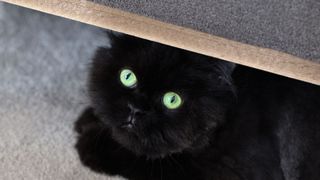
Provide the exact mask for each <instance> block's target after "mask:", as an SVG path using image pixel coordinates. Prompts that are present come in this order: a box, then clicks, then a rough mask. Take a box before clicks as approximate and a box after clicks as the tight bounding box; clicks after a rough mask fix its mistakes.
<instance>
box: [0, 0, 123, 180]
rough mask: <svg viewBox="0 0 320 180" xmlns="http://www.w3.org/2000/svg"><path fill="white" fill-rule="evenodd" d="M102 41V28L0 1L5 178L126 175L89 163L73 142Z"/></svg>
mask: <svg viewBox="0 0 320 180" xmlns="http://www.w3.org/2000/svg"><path fill="white" fill-rule="evenodd" d="M101 45H108V39H107V38H106V37H105V34H104V33H103V31H102V30H101V29H98V28H95V27H92V26H88V25H84V24H80V23H78V22H73V21H70V20H65V19H62V18H58V17H55V16H50V15H46V14H43V13H39V12H35V11H31V10H27V9H24V8H18V7H16V6H12V5H8V4H4V3H0V128H1V130H0V172H1V173H0V179H3V180H18V179H26V180H29V179H30V180H31V179H32V180H75V179H77V180H82V179H83V180H87V179H90V180H99V179H114V180H116V179H117V180H118V179H120V178H117V177H115V178H108V177H106V176H102V175H99V174H96V173H93V172H91V171H89V170H88V169H87V168H85V167H83V166H82V165H81V164H80V161H79V159H78V155H77V153H76V151H75V149H74V147H73V146H74V144H75V140H76V135H75V133H74V131H73V123H74V121H75V120H76V119H77V117H78V116H79V115H80V113H81V111H82V110H83V109H84V107H85V106H86V104H87V100H86V93H85V84H86V75H87V66H88V63H89V60H90V57H91V56H92V55H93V53H94V51H95V49H96V48H97V47H98V46H101Z"/></svg>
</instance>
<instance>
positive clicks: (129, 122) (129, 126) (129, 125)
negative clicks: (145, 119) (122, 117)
mask: <svg viewBox="0 0 320 180" xmlns="http://www.w3.org/2000/svg"><path fill="white" fill-rule="evenodd" d="M135 122H136V118H135V115H134V114H132V113H131V114H130V115H129V116H128V118H127V119H126V121H124V122H122V123H121V124H120V128H121V129H124V130H127V131H129V132H131V131H133V129H134V126H135Z"/></svg>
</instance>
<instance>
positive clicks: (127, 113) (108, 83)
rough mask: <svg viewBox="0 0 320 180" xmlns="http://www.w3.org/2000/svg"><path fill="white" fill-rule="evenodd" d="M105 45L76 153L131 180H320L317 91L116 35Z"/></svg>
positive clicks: (85, 161) (95, 61)
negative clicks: (109, 44) (107, 46)
mask: <svg viewBox="0 0 320 180" xmlns="http://www.w3.org/2000/svg"><path fill="white" fill-rule="evenodd" d="M111 37H112V38H111V42H112V46H111V48H100V49H99V50H98V51H97V53H96V55H95V57H94V59H93V64H92V67H91V73H90V77H89V95H90V99H91V107H89V108H88V109H87V110H86V111H85V112H84V113H83V114H82V115H81V117H80V118H79V120H78V121H77V122H76V131H77V132H78V134H79V139H78V142H77V144H76V149H77V151H78V153H79V156H80V159H81V161H82V163H83V164H84V165H86V166H88V167H90V168H91V169H92V170H95V171H97V172H102V173H106V174H110V175H121V176H124V177H126V178H128V179H130V180H178V179H183V180H281V179H286V180H315V179H319V178H320V109H319V108H320V87H319V86H315V85H311V84H307V83H303V82H299V81H296V80H291V79H289V78H285V77H280V76H277V75H273V74H270V73H266V72H262V71H258V70H254V69H250V68H246V67H243V66H235V65H234V64H232V63H229V62H225V61H222V60H218V59H215V58H211V57H206V56H203V55H198V54H195V53H191V52H187V51H184V50H181V49H177V48H173V47H169V46H165V45H161V44H159V43H155V42H150V41H147V40H141V39H138V38H134V37H130V36H126V35H118V36H114V35H113V36H111Z"/></svg>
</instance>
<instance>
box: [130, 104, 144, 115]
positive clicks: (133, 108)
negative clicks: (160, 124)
mask: <svg viewBox="0 0 320 180" xmlns="http://www.w3.org/2000/svg"><path fill="white" fill-rule="evenodd" d="M128 107H129V109H130V114H132V115H143V114H145V111H143V110H141V109H139V108H137V107H136V106H134V105H132V104H130V103H128Z"/></svg>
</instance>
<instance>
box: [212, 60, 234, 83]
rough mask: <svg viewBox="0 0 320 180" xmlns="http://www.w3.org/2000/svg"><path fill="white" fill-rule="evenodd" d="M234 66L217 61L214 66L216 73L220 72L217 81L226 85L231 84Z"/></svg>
mask: <svg viewBox="0 0 320 180" xmlns="http://www.w3.org/2000/svg"><path fill="white" fill-rule="evenodd" d="M236 66H237V65H236V64H235V63H232V62H228V61H224V60H219V62H218V63H217V64H216V67H217V69H218V71H219V72H220V74H221V75H220V76H219V79H221V80H224V81H225V82H226V83H227V84H230V85H231V84H232V73H233V71H234V69H235V68H236Z"/></svg>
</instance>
